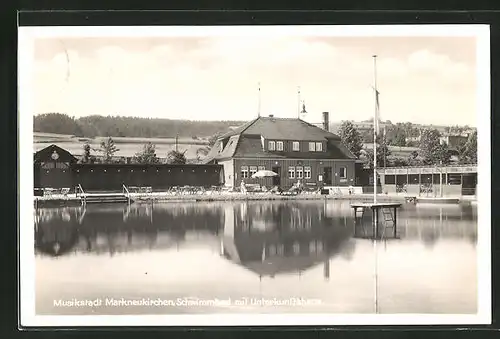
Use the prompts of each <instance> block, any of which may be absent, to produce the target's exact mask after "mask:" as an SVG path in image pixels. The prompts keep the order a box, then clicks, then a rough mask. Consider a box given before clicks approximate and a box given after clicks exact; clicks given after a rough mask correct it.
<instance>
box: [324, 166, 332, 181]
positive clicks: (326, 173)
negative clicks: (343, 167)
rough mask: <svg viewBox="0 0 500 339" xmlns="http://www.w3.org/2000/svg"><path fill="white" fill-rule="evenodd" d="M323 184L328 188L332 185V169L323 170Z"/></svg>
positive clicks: (325, 168)
mask: <svg viewBox="0 0 500 339" xmlns="http://www.w3.org/2000/svg"><path fill="white" fill-rule="evenodd" d="M323 183H324V184H325V185H326V186H330V185H332V168H331V167H324V168H323Z"/></svg>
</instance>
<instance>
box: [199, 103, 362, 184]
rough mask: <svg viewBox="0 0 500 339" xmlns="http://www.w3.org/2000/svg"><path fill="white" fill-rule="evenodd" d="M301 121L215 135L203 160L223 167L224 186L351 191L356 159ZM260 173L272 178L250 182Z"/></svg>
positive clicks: (334, 138) (258, 122) (270, 121)
mask: <svg viewBox="0 0 500 339" xmlns="http://www.w3.org/2000/svg"><path fill="white" fill-rule="evenodd" d="M323 119H324V124H323V128H319V127H317V126H314V125H312V124H310V123H308V122H305V121H303V120H301V119H290V118H276V117H274V116H272V115H270V116H268V117H258V118H256V119H254V120H252V121H250V122H247V123H246V124H244V125H243V126H241V127H239V128H237V129H235V130H233V131H231V132H229V133H227V134H225V135H223V136H221V137H220V138H219V139H218V140H217V141H216V143H215V145H214V146H213V147H212V149H211V151H210V152H209V154H208V156H207V162H208V163H217V164H220V165H223V167H224V175H225V178H224V182H225V184H226V186H229V187H238V186H239V185H240V184H241V181H244V182H245V184H252V183H255V184H261V185H264V186H266V187H274V186H280V187H281V188H284V189H286V188H289V187H291V186H292V185H293V184H295V183H296V182H297V181H298V180H301V182H302V183H304V184H305V185H306V187H311V188H313V187H325V186H333V187H337V186H350V185H352V186H354V185H355V183H356V176H355V162H356V157H355V156H354V155H353V154H352V153H351V152H350V151H349V150H348V149H347V148H346V147H345V146H344V145H343V144H342V142H341V139H340V137H339V136H338V135H335V134H333V133H331V132H329V131H328V127H327V126H328V113H327V112H325V113H323ZM260 170H270V171H273V172H275V173H277V174H278V175H277V176H275V177H272V178H262V179H254V178H252V175H253V174H254V173H256V172H257V171H260Z"/></svg>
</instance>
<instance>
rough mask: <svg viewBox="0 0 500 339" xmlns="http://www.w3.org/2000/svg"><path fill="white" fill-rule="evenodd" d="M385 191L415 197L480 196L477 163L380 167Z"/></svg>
mask: <svg viewBox="0 0 500 339" xmlns="http://www.w3.org/2000/svg"><path fill="white" fill-rule="evenodd" d="M377 173H378V175H379V176H380V181H381V184H382V187H383V190H384V192H387V193H389V194H392V193H401V194H405V195H414V196H432V197H439V196H443V197H457V196H462V195H476V186H477V165H452V166H418V167H394V168H382V169H377Z"/></svg>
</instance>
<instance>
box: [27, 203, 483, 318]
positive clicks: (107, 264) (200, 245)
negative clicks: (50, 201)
mask: <svg viewBox="0 0 500 339" xmlns="http://www.w3.org/2000/svg"><path fill="white" fill-rule="evenodd" d="M35 215H36V220H37V221H36V223H35V254H36V312H37V314H44V315H46V314H57V315H62V314H78V315H87V314H187V313H189V314H196V313H221V312H232V313H236V312H241V313H253V312H257V313H276V312H278V313H296V312H299V313H304V312H306V313H307V312H321V313H367V314H371V313H375V312H377V313H443V314H447V313H453V314H461V313H464V314H465V313H468V314H474V313H476V312H477V272H476V270H477V264H476V242H477V212H476V207H474V206H461V205H442V206H437V205H427V206H426V205H417V206H415V205H405V206H404V208H403V209H401V210H400V211H399V213H398V229H397V239H392V238H391V236H392V231H391V230H388V232H387V234H386V235H385V236H384V239H383V240H379V241H377V242H376V243H375V242H374V241H373V240H370V239H366V235H367V234H368V235H369V232H370V227H364V226H363V225H361V226H360V225H359V223H358V226H354V222H353V217H352V211H351V209H350V207H349V202H346V201H328V202H326V203H325V202H323V201H284V202H283V201H282V202H269V201H254V202H197V203H154V204H152V203H147V204H132V205H130V206H126V205H121V204H110V205H88V206H87V207H86V208H81V207H75V208H70V207H67V208H44V209H39V210H38V211H37V212H35ZM365 221H366V222H367V223H369V222H370V220H369V219H366V220H365ZM375 301H376V302H377V306H375ZM84 304H85V305H84Z"/></svg>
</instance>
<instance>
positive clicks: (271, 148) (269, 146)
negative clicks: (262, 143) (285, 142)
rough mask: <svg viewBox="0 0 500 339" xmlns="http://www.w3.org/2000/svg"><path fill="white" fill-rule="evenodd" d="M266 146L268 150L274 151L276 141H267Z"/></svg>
mask: <svg viewBox="0 0 500 339" xmlns="http://www.w3.org/2000/svg"><path fill="white" fill-rule="evenodd" d="M267 148H268V149H269V150H270V151H275V150H276V142H274V141H268V143H267Z"/></svg>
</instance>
